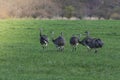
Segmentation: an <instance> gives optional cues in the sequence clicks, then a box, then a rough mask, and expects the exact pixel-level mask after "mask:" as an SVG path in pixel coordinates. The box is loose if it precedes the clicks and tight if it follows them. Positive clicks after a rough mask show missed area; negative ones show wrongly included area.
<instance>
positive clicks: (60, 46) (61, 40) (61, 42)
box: [52, 32, 65, 51]
mask: <svg viewBox="0 0 120 80" xmlns="http://www.w3.org/2000/svg"><path fill="white" fill-rule="evenodd" d="M53 34H54V32H52V35H53ZM52 42H53V43H54V44H55V46H56V47H57V48H58V50H59V51H63V50H64V46H65V39H64V37H63V33H62V32H61V35H60V36H58V37H57V38H56V39H54V38H53V37H52Z"/></svg>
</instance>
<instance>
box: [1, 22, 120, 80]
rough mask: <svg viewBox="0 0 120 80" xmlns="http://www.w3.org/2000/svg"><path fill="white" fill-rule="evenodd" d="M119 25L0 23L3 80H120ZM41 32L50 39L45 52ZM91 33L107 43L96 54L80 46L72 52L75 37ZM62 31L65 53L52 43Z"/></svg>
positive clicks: (110, 23)
mask: <svg viewBox="0 0 120 80" xmlns="http://www.w3.org/2000/svg"><path fill="white" fill-rule="evenodd" d="M119 25H120V22H119V21H114V20H111V21H107V20H105V21H104V20H103V21H83V20H80V21H67V20H60V21H59V20H52V21H50V20H0V79H1V80H119V79H120V62H119V61H120V50H119V49H120V43H119V42H120V31H119V29H120V26H119ZM39 28H43V30H44V31H43V33H44V34H47V35H48V36H49V39H50V43H49V46H48V48H47V49H46V50H43V49H42V47H41V46H40V43H39V32H40V31H39ZM86 30H88V31H90V32H91V36H92V37H99V38H101V39H102V40H103V41H104V44H105V45H104V47H103V48H102V49H99V51H98V53H97V54H95V53H94V52H93V51H91V52H88V51H87V49H86V48H85V47H83V46H82V45H79V46H78V48H77V51H76V52H72V51H71V49H72V48H71V46H70V45H69V39H70V37H71V36H72V34H79V33H82V34H83V35H82V36H81V39H82V38H84V32H85V31H86ZM51 31H54V32H55V37H57V36H58V35H60V32H61V31H62V32H63V33H64V37H65V39H66V42H67V44H66V46H65V50H64V51H63V52H58V51H57V50H56V47H55V46H54V45H53V43H52V41H51V34H50V32H51Z"/></svg>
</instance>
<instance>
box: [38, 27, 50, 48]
mask: <svg viewBox="0 0 120 80" xmlns="http://www.w3.org/2000/svg"><path fill="white" fill-rule="evenodd" d="M48 43H49V40H48V37H47V36H46V35H43V34H42V29H40V44H41V45H42V47H43V49H45V48H46V47H47V46H48Z"/></svg>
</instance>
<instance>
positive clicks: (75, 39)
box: [70, 35, 80, 51]
mask: <svg viewBox="0 0 120 80" xmlns="http://www.w3.org/2000/svg"><path fill="white" fill-rule="evenodd" d="M79 42H80V35H79V37H76V36H75V35H73V36H72V37H71V38H70V45H71V46H72V47H73V49H72V51H74V50H75V51H76V48H77V46H78V45H79Z"/></svg>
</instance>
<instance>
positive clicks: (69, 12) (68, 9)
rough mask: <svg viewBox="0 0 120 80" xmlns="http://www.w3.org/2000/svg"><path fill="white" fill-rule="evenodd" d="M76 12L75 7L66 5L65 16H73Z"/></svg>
mask: <svg viewBox="0 0 120 80" xmlns="http://www.w3.org/2000/svg"><path fill="white" fill-rule="evenodd" d="M73 14H74V7H73V6H66V7H65V17H67V18H71V17H72V16H73Z"/></svg>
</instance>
